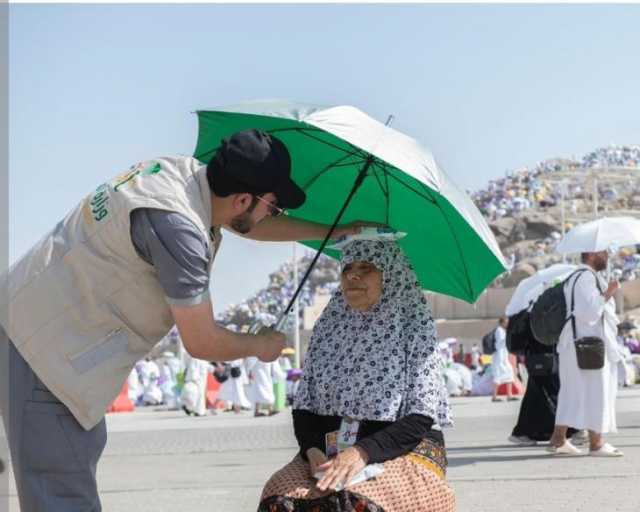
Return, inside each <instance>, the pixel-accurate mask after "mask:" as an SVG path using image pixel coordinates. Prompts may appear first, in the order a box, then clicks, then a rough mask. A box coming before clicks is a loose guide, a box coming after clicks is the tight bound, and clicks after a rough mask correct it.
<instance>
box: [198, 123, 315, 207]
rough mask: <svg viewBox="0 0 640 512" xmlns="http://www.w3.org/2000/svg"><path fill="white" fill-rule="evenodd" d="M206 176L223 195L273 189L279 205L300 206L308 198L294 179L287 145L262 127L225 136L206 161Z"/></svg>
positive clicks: (213, 187)
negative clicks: (213, 153) (207, 162)
mask: <svg viewBox="0 0 640 512" xmlns="http://www.w3.org/2000/svg"><path fill="white" fill-rule="evenodd" d="M207 179H208V180H209V186H210V187H211V189H212V190H213V191H214V192H215V193H216V194H218V195H221V196H227V195H230V194H235V193H242V192H248V193H250V194H255V195H261V194H266V193H268V192H273V193H274V194H275V196H276V198H277V200H278V206H279V207H280V208H290V209H295V208H298V207H300V206H302V204H303V203H304V202H305V200H306V198H307V196H306V194H305V193H304V191H303V190H302V189H301V188H300V187H299V186H298V185H296V183H295V182H294V181H293V180H292V179H291V157H290V155H289V151H288V150H287V147H286V146H285V145H284V144H283V143H282V141H281V140H280V139H278V138H277V137H274V136H273V135H269V134H268V133H266V132H263V131H261V130H245V131H241V132H237V133H234V134H233V135H232V136H231V137H229V138H228V139H224V140H223V141H222V143H221V145H220V147H219V148H218V150H217V151H216V154H215V155H214V156H213V158H212V159H211V161H210V162H209V164H208V165H207Z"/></svg>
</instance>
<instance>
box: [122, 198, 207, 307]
mask: <svg viewBox="0 0 640 512" xmlns="http://www.w3.org/2000/svg"><path fill="white" fill-rule="evenodd" d="M131 241H132V242H133V245H134V247H135V248H136V250H137V251H138V254H139V255H140V257H141V258H142V259H143V260H145V261H146V262H147V263H149V264H150V265H153V266H154V267H155V269H156V272H157V274H158V280H159V281H160V285H161V286H162V288H163V290H164V292H165V295H166V299H167V302H169V303H170V304H174V305H178V306H195V305H197V304H201V303H203V302H206V301H207V300H209V279H210V276H209V270H208V268H209V267H208V262H209V257H210V248H209V244H208V243H207V240H206V239H205V238H204V236H203V234H202V232H201V231H200V230H199V229H198V228H197V227H196V226H195V225H194V224H193V222H191V221H190V220H189V219H188V218H187V217H185V216H184V215H181V214H179V213H176V212H170V211H165V210H157V209H151V208H141V209H137V210H134V211H133V212H132V213H131Z"/></svg>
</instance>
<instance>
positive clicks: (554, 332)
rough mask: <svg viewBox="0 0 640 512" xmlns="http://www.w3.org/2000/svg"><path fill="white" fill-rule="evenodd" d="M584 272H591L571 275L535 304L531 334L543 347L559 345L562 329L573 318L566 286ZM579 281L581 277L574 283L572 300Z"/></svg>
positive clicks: (531, 314)
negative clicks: (566, 294) (566, 297)
mask: <svg viewBox="0 0 640 512" xmlns="http://www.w3.org/2000/svg"><path fill="white" fill-rule="evenodd" d="M583 272H589V270H588V269H586V268H581V269H578V270H576V271H575V272H573V273H571V274H570V275H569V277H567V278H566V279H565V280H564V281H562V282H560V283H558V284H557V285H555V286H553V287H551V288H548V289H547V290H545V291H544V292H543V293H542V295H540V297H538V300H536V302H535V303H534V304H533V307H532V308H531V313H530V314H529V322H530V324H531V332H532V333H533V336H534V338H535V339H536V340H538V341H539V342H540V343H542V344H543V345H547V346H552V345H555V344H556V343H558V339H559V338H560V334H561V333H562V329H564V326H565V324H566V323H567V322H568V321H569V320H571V319H572V318H573V310H572V311H571V312H570V314H567V301H566V300H565V297H564V286H565V285H566V284H567V282H568V281H569V279H571V278H572V277H573V276H574V275H576V274H581V273H583ZM578 279H579V277H577V278H576V279H575V280H574V282H573V289H572V291H571V293H572V298H573V295H574V294H575V291H576V283H577V282H578ZM596 282H597V280H596Z"/></svg>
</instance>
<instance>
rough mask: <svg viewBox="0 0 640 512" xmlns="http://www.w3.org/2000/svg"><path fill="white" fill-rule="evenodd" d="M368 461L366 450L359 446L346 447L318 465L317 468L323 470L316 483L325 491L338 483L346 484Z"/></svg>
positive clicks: (333, 487)
mask: <svg viewBox="0 0 640 512" xmlns="http://www.w3.org/2000/svg"><path fill="white" fill-rule="evenodd" d="M368 461H369V456H368V455H367V452H365V451H364V450H363V449H362V448H360V447H359V446H351V447H350V448H347V449H346V450H344V451H343V452H340V453H339V454H338V455H337V456H336V457H334V458H333V459H331V460H330V461H327V462H325V463H324V464H321V465H320V466H319V467H318V470H320V471H324V476H323V477H322V478H321V479H320V481H319V482H318V484H317V487H318V489H320V490H321V491H326V490H327V489H335V488H336V486H337V485H338V484H343V485H345V486H346V485H347V484H348V483H349V481H350V480H351V479H352V478H353V477H354V476H355V475H356V474H358V472H359V471H361V470H362V469H363V468H364V467H365V466H366V465H367V462H368Z"/></svg>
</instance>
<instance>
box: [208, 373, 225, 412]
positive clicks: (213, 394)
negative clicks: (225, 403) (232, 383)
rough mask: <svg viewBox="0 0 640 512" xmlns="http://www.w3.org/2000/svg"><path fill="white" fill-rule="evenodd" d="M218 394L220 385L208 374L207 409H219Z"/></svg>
mask: <svg viewBox="0 0 640 512" xmlns="http://www.w3.org/2000/svg"><path fill="white" fill-rule="evenodd" d="M219 392H220V383H219V382H218V381H217V380H216V379H214V378H213V375H211V374H210V373H209V374H207V409H220V408H221V407H222V406H221V405H220V401H219V400H218V393H219Z"/></svg>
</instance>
